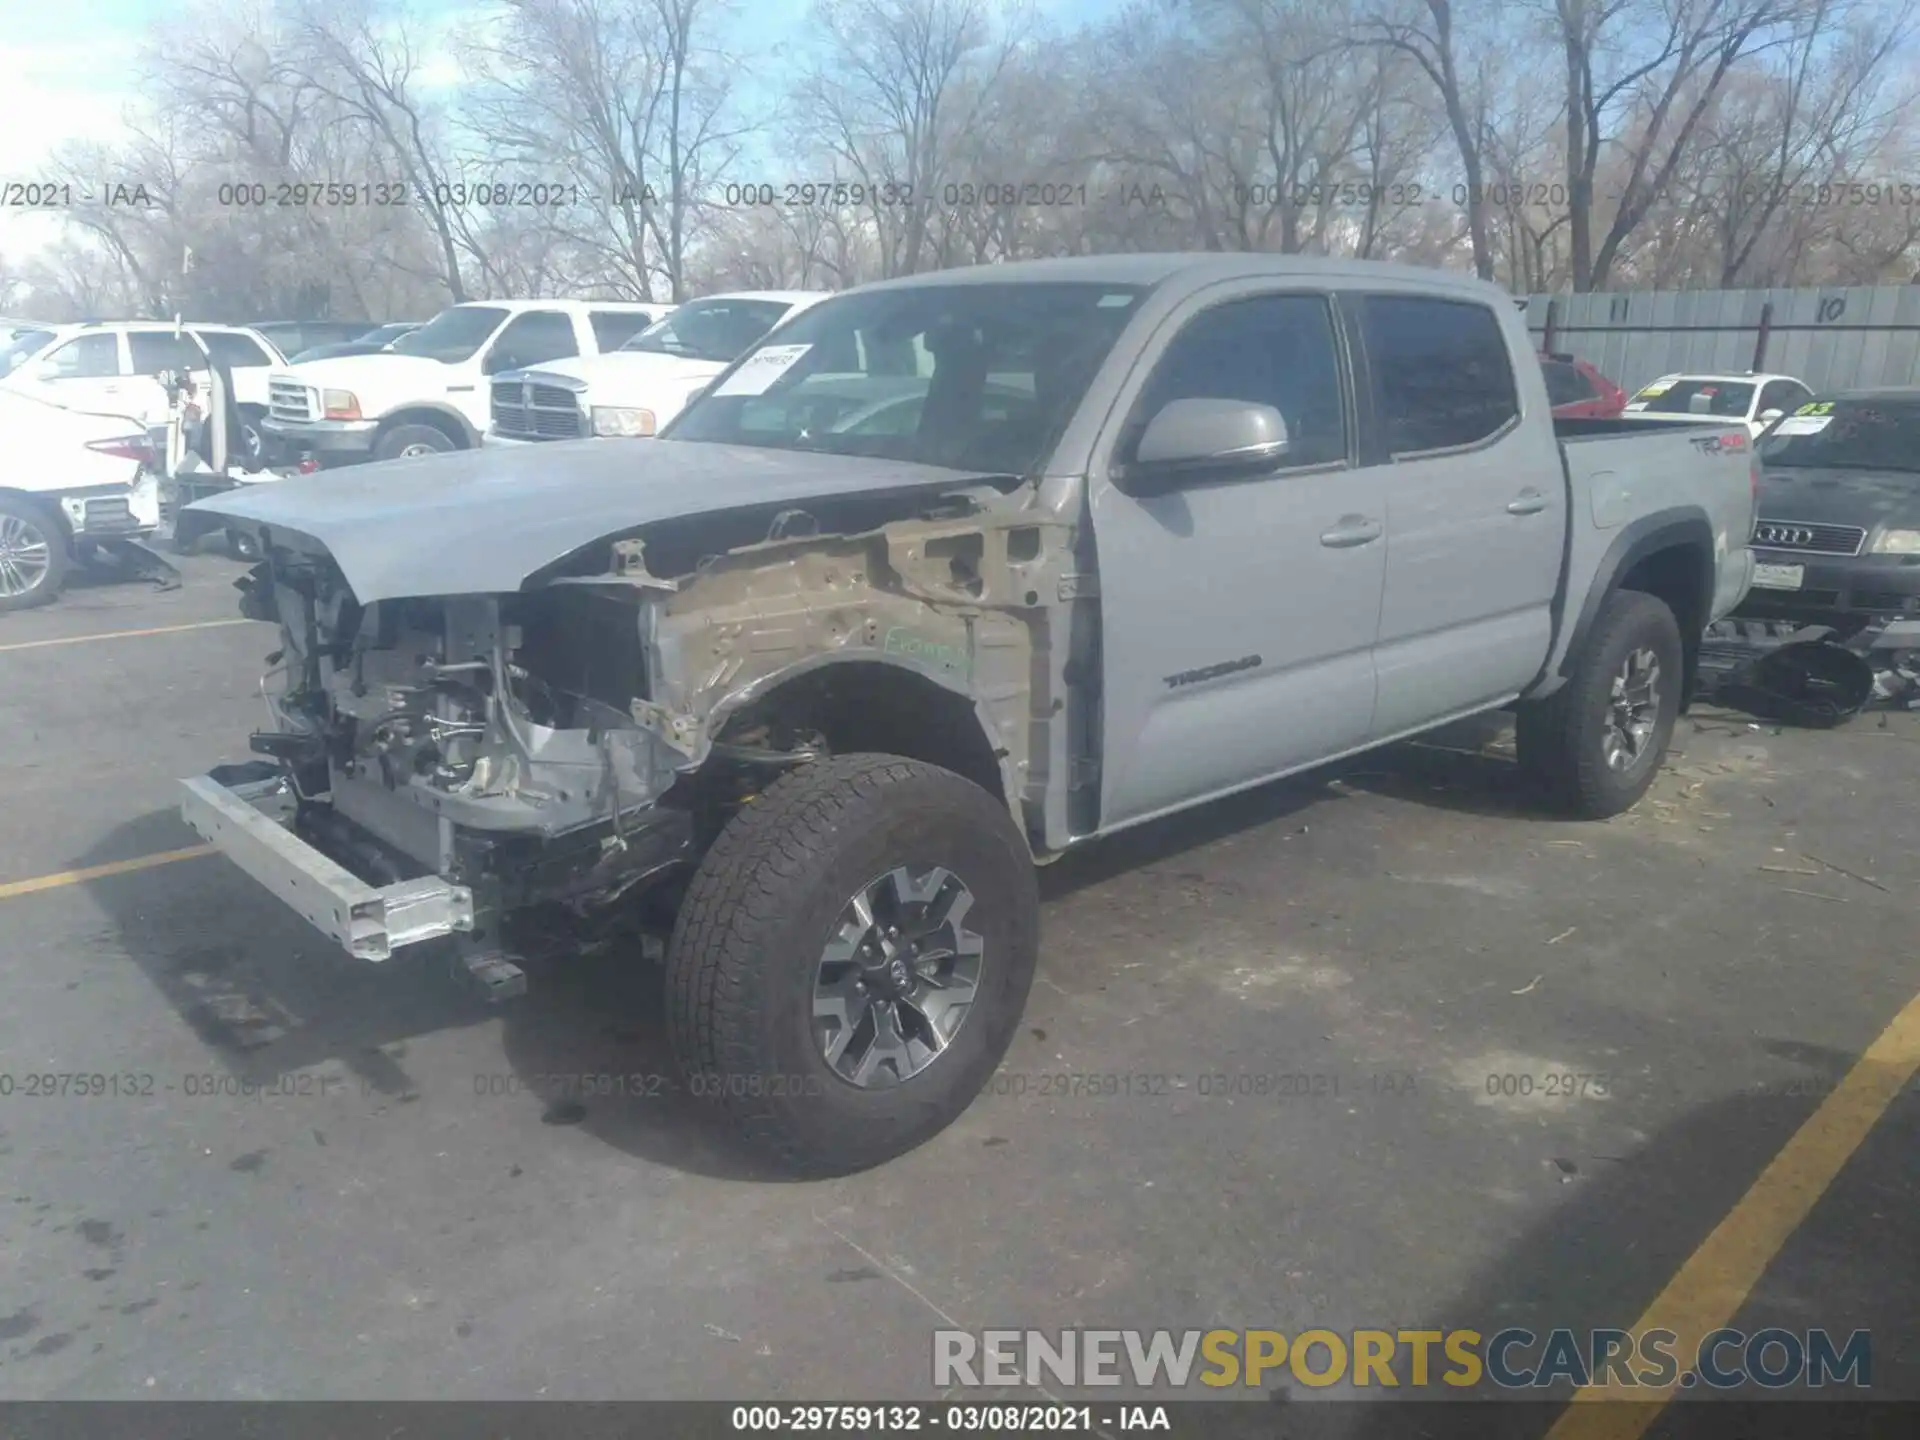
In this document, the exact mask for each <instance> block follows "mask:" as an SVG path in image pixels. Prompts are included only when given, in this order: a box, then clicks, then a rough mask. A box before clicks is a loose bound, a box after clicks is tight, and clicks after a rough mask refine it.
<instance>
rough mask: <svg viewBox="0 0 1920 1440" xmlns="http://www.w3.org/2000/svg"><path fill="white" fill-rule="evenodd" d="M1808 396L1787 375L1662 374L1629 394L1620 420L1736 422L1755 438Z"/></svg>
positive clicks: (1809, 395) (1800, 404)
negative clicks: (1744, 424) (1741, 422)
mask: <svg viewBox="0 0 1920 1440" xmlns="http://www.w3.org/2000/svg"><path fill="white" fill-rule="evenodd" d="M1811 399H1813V391H1812V390H1810V389H1808V388H1807V386H1806V385H1805V384H1804V383H1802V382H1801V381H1799V380H1796V379H1794V378H1793V376H1791V375H1756V374H1751V373H1750V374H1746V375H1662V376H1661V377H1660V378H1659V379H1658V380H1655V381H1653V382H1652V383H1651V384H1648V385H1643V386H1641V387H1640V389H1639V390H1638V391H1637V392H1635V393H1634V394H1633V395H1630V396H1628V397H1627V408H1626V409H1625V410H1624V411H1622V412H1621V416H1620V418H1621V419H1623V420H1644V421H1647V422H1648V423H1649V424H1659V423H1661V422H1668V423H1672V422H1675V421H1687V420H1692V421H1699V420H1702V419H1708V420H1740V421H1744V422H1745V423H1746V427H1747V433H1748V434H1750V435H1753V436H1755V437H1756V438H1757V437H1758V436H1759V434H1760V432H1761V431H1763V430H1765V429H1766V428H1767V427H1768V426H1769V425H1771V424H1772V423H1773V422H1774V421H1776V420H1778V419H1779V418H1780V417H1781V416H1782V415H1791V414H1792V413H1793V412H1794V411H1795V410H1798V409H1799V408H1800V407H1801V406H1802V405H1804V404H1806V403H1807V402H1808V401H1809V400H1811Z"/></svg>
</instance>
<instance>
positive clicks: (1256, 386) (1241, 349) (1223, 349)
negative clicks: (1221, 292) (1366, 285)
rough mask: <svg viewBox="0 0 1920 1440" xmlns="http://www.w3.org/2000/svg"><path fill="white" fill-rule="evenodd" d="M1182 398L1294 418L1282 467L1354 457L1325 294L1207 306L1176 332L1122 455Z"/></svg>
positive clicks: (1135, 417)
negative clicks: (1250, 406)
mask: <svg viewBox="0 0 1920 1440" xmlns="http://www.w3.org/2000/svg"><path fill="white" fill-rule="evenodd" d="M1175 400H1244V401H1250V402H1252V403H1254V404H1258V405H1271V406H1272V407H1273V408H1274V409H1276V410H1278V411H1279V412H1280V415H1281V417H1282V418H1283V419H1284V420H1285V421H1286V422H1287V439H1288V441H1289V444H1288V448H1287V455H1286V458H1285V459H1284V460H1282V461H1281V462H1280V463H1279V465H1277V466H1276V467H1275V468H1276V469H1285V470H1292V469H1298V468H1300V467H1301V466H1305V465H1326V464H1330V463H1337V462H1339V461H1342V460H1345V459H1346V458H1347V416H1346V396H1345V387H1344V386H1343V385H1342V383H1341V378H1340V359H1339V350H1338V347H1337V346H1336V345H1335V343H1334V336H1333V312H1332V310H1331V309H1330V307H1329V306H1328V304H1327V302H1326V300H1325V299H1323V298H1322V297H1320V296H1318V295H1261V296H1257V297H1255V298H1253V299H1248V300H1231V301H1228V302H1226V303H1225V304H1221V305H1215V306H1214V307H1213V308H1211V309H1209V310H1204V311H1202V312H1201V313H1200V314H1199V315H1197V316H1195V317H1194V318H1193V319H1192V320H1190V321H1188V322H1187V325H1186V328H1184V329H1183V330H1181V332H1180V333H1179V334H1178V335H1176V336H1174V338H1173V343H1172V344H1170V345H1169V346H1168V347H1167V349H1166V353H1165V354H1163V355H1162V356H1161V357H1160V361H1159V363H1158V364H1157V365H1156V366H1155V367H1154V371H1153V375H1152V376H1151V377H1150V378H1149V379H1148V381H1147V385H1146V389H1145V390H1144V391H1143V392H1142V393H1141V396H1140V401H1139V403H1138V405H1137V406H1136V407H1135V409H1134V411H1133V417H1132V421H1131V424H1130V425H1129V427H1128V429H1129V433H1128V435H1127V436H1126V438H1125V440H1124V441H1123V442H1122V454H1123V456H1127V455H1130V454H1131V450H1132V447H1133V446H1134V445H1135V444H1137V443H1138V442H1139V438H1140V433H1141V431H1143V430H1144V429H1145V428H1146V426H1147V422H1148V421H1150V420H1152V419H1153V417H1154V416H1155V415H1157V414H1158V413H1159V412H1160V410H1161V408H1162V407H1163V406H1165V405H1167V404H1169V403H1170V402H1172V401H1175Z"/></svg>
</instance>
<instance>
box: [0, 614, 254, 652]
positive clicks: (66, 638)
mask: <svg viewBox="0 0 1920 1440" xmlns="http://www.w3.org/2000/svg"><path fill="white" fill-rule="evenodd" d="M253 623H255V622H253V621H252V620H198V621H195V622H194V623H193V624H191V625H155V626H154V627H153V628H152V629H150V630H102V631H101V632H100V633H99V634H97V635H61V636H58V637H56V638H55V639H52V640H16V641H15V642H14V643H13V644H11V645H0V651H6V650H38V649H40V648H41V647H42V646H46V645H84V644H86V643H87V641H89V640H132V639H135V638H137V637H138V636H141V635H177V634H179V633H180V631H182V630H218V629H219V628H220V627H221V626H222V625H252V624H253Z"/></svg>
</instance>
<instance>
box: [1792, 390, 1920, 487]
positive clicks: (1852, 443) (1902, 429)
mask: <svg viewBox="0 0 1920 1440" xmlns="http://www.w3.org/2000/svg"><path fill="white" fill-rule="evenodd" d="M1759 450H1760V459H1761V461H1762V462H1763V463H1765V464H1767V465H1780V466H1795V467H1800V468H1805V469H1809V470H1900V471H1904V472H1905V473H1907V474H1909V475H1920V400H1816V401H1815V402H1813V403H1812V404H1811V405H1802V406H1801V407H1800V408H1799V409H1798V410H1796V411H1794V413H1793V414H1791V415H1789V416H1787V418H1786V419H1784V420H1782V421H1780V423H1779V424H1777V425H1775V426H1774V427H1773V429H1772V430H1771V431H1769V432H1768V433H1767V434H1766V436H1764V437H1763V438H1762V439H1761V441H1760V446H1759Z"/></svg>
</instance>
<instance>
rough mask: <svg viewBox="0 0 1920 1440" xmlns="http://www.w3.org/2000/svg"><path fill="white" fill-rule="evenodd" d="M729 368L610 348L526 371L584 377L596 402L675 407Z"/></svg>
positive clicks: (649, 352)
mask: <svg viewBox="0 0 1920 1440" xmlns="http://www.w3.org/2000/svg"><path fill="white" fill-rule="evenodd" d="M726 368H727V367H726V366H725V365H724V364H722V363H720V362H718V361H714V360H694V359H690V358H688V357H687V356H684V355H663V354H661V353H659V352H658V351H653V350H610V351H608V352H607V353H606V354H605V355H576V356H573V357H572V358H570V359H567V360H549V361H547V362H546V363H545V364H543V365H532V366H529V367H528V371H527V373H529V374H537V375H562V376H565V377H566V378H567V379H569V380H579V381H583V382H584V383H585V384H586V386H587V398H588V400H589V401H591V402H592V403H593V404H595V405H641V406H646V405H653V404H665V403H668V402H671V405H672V407H673V408H674V409H675V410H678V409H679V408H680V402H681V401H683V400H685V399H686V398H687V394H688V392H690V391H691V390H692V389H693V388H694V386H696V385H704V384H705V383H706V382H707V381H709V380H711V379H712V378H713V377H714V376H716V375H718V374H719V373H720V372H721V371H722V370H724V369H726Z"/></svg>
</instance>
